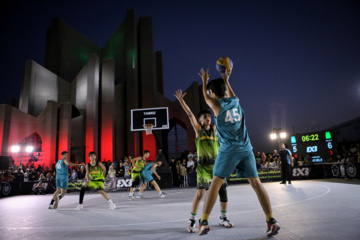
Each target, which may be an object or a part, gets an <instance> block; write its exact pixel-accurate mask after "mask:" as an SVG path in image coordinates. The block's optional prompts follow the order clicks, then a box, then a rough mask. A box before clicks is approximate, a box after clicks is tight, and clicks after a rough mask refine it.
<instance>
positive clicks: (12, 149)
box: [10, 145, 34, 168]
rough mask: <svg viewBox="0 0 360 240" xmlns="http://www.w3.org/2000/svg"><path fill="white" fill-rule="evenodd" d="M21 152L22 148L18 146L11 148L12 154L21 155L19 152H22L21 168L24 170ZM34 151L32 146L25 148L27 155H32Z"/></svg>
mask: <svg viewBox="0 0 360 240" xmlns="http://www.w3.org/2000/svg"><path fill="white" fill-rule="evenodd" d="M20 150H21V148H20V146H18V145H14V146H12V147H11V148H10V151H11V152H12V153H19V152H20V154H21V163H20V166H21V168H23V151H20ZM33 150H34V148H33V147H32V146H27V147H26V148H25V152H27V153H31V152H32V151H33Z"/></svg>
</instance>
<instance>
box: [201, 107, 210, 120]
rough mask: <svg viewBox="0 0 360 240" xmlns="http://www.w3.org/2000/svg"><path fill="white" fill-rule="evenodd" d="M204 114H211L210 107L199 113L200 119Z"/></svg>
mask: <svg viewBox="0 0 360 240" xmlns="http://www.w3.org/2000/svg"><path fill="white" fill-rule="evenodd" d="M204 114H210V115H211V112H210V110H209V109H202V110H201V111H200V112H199V113H198V119H199V118H201V116H202V115H204Z"/></svg>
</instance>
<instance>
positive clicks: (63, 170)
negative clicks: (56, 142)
mask: <svg viewBox="0 0 360 240" xmlns="http://www.w3.org/2000/svg"><path fill="white" fill-rule="evenodd" d="M55 168H56V175H68V173H69V166H68V165H66V164H65V163H64V159H60V160H59V161H58V162H57V163H56V166H55Z"/></svg>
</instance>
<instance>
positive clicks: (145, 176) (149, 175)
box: [141, 171, 154, 183]
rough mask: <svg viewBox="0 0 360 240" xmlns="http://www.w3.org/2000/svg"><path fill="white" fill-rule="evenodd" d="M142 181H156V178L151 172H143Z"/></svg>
mask: <svg viewBox="0 0 360 240" xmlns="http://www.w3.org/2000/svg"><path fill="white" fill-rule="evenodd" d="M141 181H142V182H143V183H146V182H148V183H149V182H151V181H154V178H153V176H152V172H149V171H142V172H141Z"/></svg>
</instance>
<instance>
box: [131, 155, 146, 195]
mask: <svg viewBox="0 0 360 240" xmlns="http://www.w3.org/2000/svg"><path fill="white" fill-rule="evenodd" d="M148 157H150V151H149V150H145V151H144V154H143V156H140V157H136V158H131V163H132V166H133V169H132V172H131V181H132V185H131V187H130V193H129V197H128V200H134V193H135V188H137V187H138V186H139V185H140V181H141V176H140V172H141V170H142V169H143V167H144V166H145V164H146V159H147V158H148Z"/></svg>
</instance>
